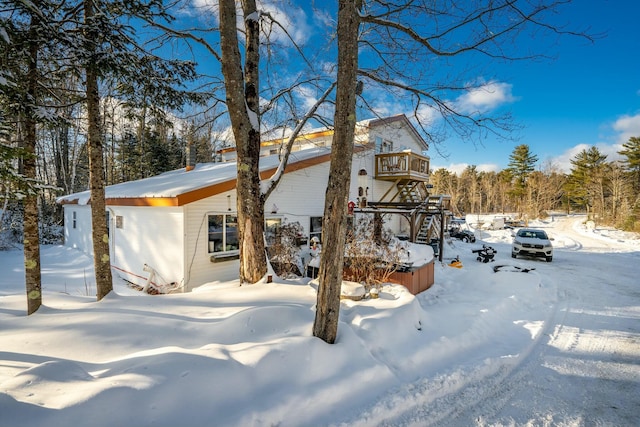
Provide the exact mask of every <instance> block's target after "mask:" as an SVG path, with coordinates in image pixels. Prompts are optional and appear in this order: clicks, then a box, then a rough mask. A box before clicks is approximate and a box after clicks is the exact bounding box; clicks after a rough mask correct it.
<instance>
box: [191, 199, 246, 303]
mask: <svg viewBox="0 0 640 427" xmlns="http://www.w3.org/2000/svg"><path fill="white" fill-rule="evenodd" d="M227 196H229V197H227ZM184 209H185V210H184V212H185V221H184V223H185V237H184V242H185V247H184V249H185V250H184V257H185V258H184V265H185V273H184V277H185V291H190V290H192V289H193V288H194V287H197V286H200V285H203V284H205V283H209V282H217V281H229V280H234V279H238V276H239V273H240V263H239V261H238V260H231V261H223V262H217V263H213V262H211V254H210V253H209V248H208V246H209V245H208V240H209V235H208V215H209V214H234V215H235V214H236V192H235V190H233V191H227V192H224V193H221V194H218V195H216V196H213V197H208V198H206V199H202V200H199V201H197V202H193V203H189V204H188V205H186V206H185V207H184ZM229 209H231V210H229Z"/></svg>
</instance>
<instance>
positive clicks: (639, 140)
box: [618, 136, 640, 194]
mask: <svg viewBox="0 0 640 427" xmlns="http://www.w3.org/2000/svg"><path fill="white" fill-rule="evenodd" d="M622 147H623V149H622V150H620V151H618V154H621V155H623V156H625V157H626V159H625V160H624V161H623V163H624V164H625V166H626V168H627V170H628V171H629V172H630V173H631V175H632V177H633V188H634V191H635V192H636V194H638V193H640V137H637V136H632V137H631V138H629V141H627V142H625V143H624V144H622Z"/></svg>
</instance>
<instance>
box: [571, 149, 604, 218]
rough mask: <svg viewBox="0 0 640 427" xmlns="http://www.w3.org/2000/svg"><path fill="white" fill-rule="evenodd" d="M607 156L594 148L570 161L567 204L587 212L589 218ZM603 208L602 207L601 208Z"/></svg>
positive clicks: (600, 183)
mask: <svg viewBox="0 0 640 427" xmlns="http://www.w3.org/2000/svg"><path fill="white" fill-rule="evenodd" d="M606 159H607V156H606V155H604V154H602V153H601V152H600V150H598V148H596V147H591V148H589V149H588V150H582V151H581V152H579V153H578V154H577V155H576V156H575V157H574V158H573V159H571V164H572V165H573V167H572V168H571V172H570V174H569V177H568V179H567V183H566V185H565V191H566V192H567V194H568V199H569V202H570V204H571V205H572V206H576V207H578V208H583V209H586V210H587V215H588V216H589V217H590V218H591V214H592V212H591V208H592V207H593V205H594V202H596V199H597V197H598V193H599V192H600V188H601V187H602V180H601V177H602V176H603V173H604V166H605V160H606ZM602 208H604V207H602Z"/></svg>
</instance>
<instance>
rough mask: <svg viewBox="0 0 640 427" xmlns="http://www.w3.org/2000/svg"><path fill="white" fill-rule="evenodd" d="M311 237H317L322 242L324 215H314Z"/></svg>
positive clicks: (310, 227)
mask: <svg viewBox="0 0 640 427" xmlns="http://www.w3.org/2000/svg"><path fill="white" fill-rule="evenodd" d="M309 230H310V232H309V239H312V238H313V237H317V238H318V239H320V241H321V242H322V217H321V216H312V217H311V219H310V224H309Z"/></svg>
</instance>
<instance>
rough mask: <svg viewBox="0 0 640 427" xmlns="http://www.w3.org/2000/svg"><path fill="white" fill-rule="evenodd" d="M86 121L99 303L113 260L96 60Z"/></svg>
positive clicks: (89, 8)
mask: <svg viewBox="0 0 640 427" xmlns="http://www.w3.org/2000/svg"><path fill="white" fill-rule="evenodd" d="M93 5H94V3H93V1H92V0H86V1H85V2H84V6H85V19H86V21H87V24H88V28H89V30H88V31H87V34H85V36H86V37H87V39H88V40H89V41H92V40H96V39H97V35H95V34H93V33H94V31H93V30H92V26H91V20H92V18H93V14H94V10H93ZM86 78H87V83H86V84H87V87H86V90H87V119H88V122H89V126H88V128H89V132H88V137H89V138H88V139H89V143H88V146H89V185H90V189H91V225H92V227H93V233H92V238H93V265H94V268H95V273H96V296H97V299H98V301H100V300H101V299H102V298H104V297H105V296H106V295H107V294H108V293H109V292H111V291H112V290H113V281H112V277H111V259H110V257H109V234H108V232H107V215H106V210H105V208H106V205H105V193H104V167H103V160H102V154H103V153H102V132H101V129H100V95H99V93H98V70H97V66H96V63H95V61H94V60H90V61H89V63H88V64H87V67H86Z"/></svg>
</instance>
